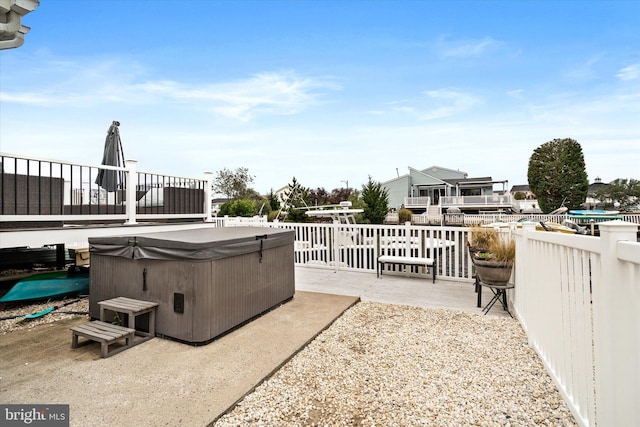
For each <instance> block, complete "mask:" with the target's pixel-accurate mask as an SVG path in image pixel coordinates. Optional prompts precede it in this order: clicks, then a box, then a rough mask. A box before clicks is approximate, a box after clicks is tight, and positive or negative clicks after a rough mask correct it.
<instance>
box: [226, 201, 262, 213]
mask: <svg viewBox="0 0 640 427" xmlns="http://www.w3.org/2000/svg"><path fill="white" fill-rule="evenodd" d="M256 212H257V210H256V207H255V205H254V202H253V201H252V200H247V199H242V200H233V201H231V202H227V203H224V204H223V205H222V206H220V212H218V215H220V216H225V215H228V216H254V215H255V214H256Z"/></svg>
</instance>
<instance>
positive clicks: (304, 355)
mask: <svg viewBox="0 0 640 427" xmlns="http://www.w3.org/2000/svg"><path fill="white" fill-rule="evenodd" d="M215 425H216V426H236V425H252V426H253V425H258V426H259V425H263V426H273V425H292V426H308V425H332V426H335V425H345V426H347V425H349V426H350V425H367V426H369V425H388V426H417V425H420V426H422V425H433V426H461V425H473V426H533V425H536V426H537V425H548V426H573V425H577V424H576V423H575V420H574V418H573V416H572V414H571V412H570V411H569V409H568V408H567V406H566V405H565V403H564V402H563V400H562V397H561V396H560V394H559V392H558V391H557V389H556V388H555V386H554V384H553V381H552V380H551V378H550V377H549V376H548V375H547V373H546V371H545V370H544V367H543V366H542V363H541V362H540V360H539V359H538V357H537V355H536V354H535V353H534V351H533V350H531V349H530V348H529V347H528V345H527V338H526V335H525V334H524V332H523V330H522V329H521V327H520V325H519V323H518V322H517V321H515V320H513V319H510V318H500V317H491V316H481V315H477V314H470V313H463V312H457V311H447V310H430V309H422V308H416V307H408V306H401V305H388V304H380V303H366V302H365V303H360V304H357V305H356V306H354V307H353V308H351V309H350V310H348V311H347V312H346V313H345V314H344V315H343V316H342V317H341V318H339V319H338V320H337V321H336V322H335V323H334V324H333V325H332V326H331V327H330V328H329V329H327V330H326V331H324V332H323V333H322V334H321V335H319V336H318V337H317V338H316V339H315V340H314V341H313V342H312V343H310V344H309V345H308V346H307V347H306V348H305V349H304V350H302V351H301V352H300V353H298V354H297V355H296V356H295V357H294V358H293V359H291V360H290V361H289V363H287V364H286V365H284V366H283V367H282V368H281V369H280V370H279V371H277V372H276V373H275V374H274V375H273V376H272V377H271V378H270V379H269V380H267V381H266V382H264V383H263V384H262V385H260V386H259V387H258V388H256V389H255V391H254V392H252V393H250V394H249V395H247V396H246V397H245V398H244V400H242V401H241V402H239V403H238V405H237V406H236V407H235V408H234V409H233V411H231V412H230V413H228V414H226V415H224V416H223V417H221V418H220V419H219V420H218V421H217V422H216V424H215Z"/></svg>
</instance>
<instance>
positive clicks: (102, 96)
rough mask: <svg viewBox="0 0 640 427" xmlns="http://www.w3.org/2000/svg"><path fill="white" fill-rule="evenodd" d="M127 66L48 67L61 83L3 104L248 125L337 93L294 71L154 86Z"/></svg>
mask: <svg viewBox="0 0 640 427" xmlns="http://www.w3.org/2000/svg"><path fill="white" fill-rule="evenodd" d="M124 62H125V61H115V60H103V61H98V62H94V63H89V64H88V65H86V66H83V65H80V64H79V63H70V62H68V61H66V62H61V61H55V67H54V66H53V65H52V64H53V63H52V62H49V66H51V67H52V69H53V71H52V72H53V73H55V74H56V75H57V78H55V77H54V78H51V79H48V84H47V85H46V86H45V85H44V84H43V85H42V86H41V87H38V81H39V80H38V79H36V78H32V79H28V80H29V81H30V84H29V86H28V89H26V90H23V91H21V90H20V89H13V90H9V91H6V90H5V91H4V92H1V93H0V98H1V99H2V102H6V103H18V104H24V105H31V106H39V107H55V106H60V105H65V106H69V107H81V108H84V107H87V106H90V105H99V104H103V103H119V104H123V105H150V104H158V103H162V102H169V103H177V104H188V106H189V108H196V109H200V110H202V111H209V112H212V113H214V114H218V115H221V116H225V117H227V118H233V119H237V120H241V121H248V120H251V119H252V118H254V117H255V116H256V115H258V114H274V115H288V114H295V113H298V112H300V111H302V110H304V109H305V108H308V107H309V106H310V105H313V104H314V103H317V102H318V98H319V95H320V91H321V90H327V89H329V90H336V89H338V87H337V86H336V85H334V84H331V83H329V82H328V81H324V80H323V79H321V78H314V77H303V76H300V75H298V74H297V73H295V72H294V71H282V72H264V73H258V74H255V75H253V76H250V77H248V78H245V79H237V80H233V81H226V82H224V81H222V82H213V83H212V82H204V83H186V82H180V81H176V80H170V79H161V80H153V79H149V78H148V77H147V73H146V71H145V68H144V67H141V66H129V65H126V66H125V64H124ZM122 70H124V71H122ZM29 72H30V73H32V74H38V72H39V71H37V70H33V69H32V70H30V71H29ZM51 82H55V83H53V84H52V83H51ZM5 87H9V85H6V86H5Z"/></svg>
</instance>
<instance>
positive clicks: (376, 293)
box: [295, 267, 508, 316]
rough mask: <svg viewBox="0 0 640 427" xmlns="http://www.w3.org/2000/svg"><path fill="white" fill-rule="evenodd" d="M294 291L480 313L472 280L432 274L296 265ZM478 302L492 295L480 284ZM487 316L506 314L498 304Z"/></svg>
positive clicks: (485, 301) (484, 301)
mask: <svg viewBox="0 0 640 427" xmlns="http://www.w3.org/2000/svg"><path fill="white" fill-rule="evenodd" d="M295 274H296V290H300V291H308V292H321V293H330V294H336V295H351V296H359V297H360V299H361V300H362V301H374V302H381V303H388V304H403V305H410V306H417V307H425V308H436V309H447V310H459V311H465V312H469V313H478V314H482V308H478V307H477V306H476V305H477V295H476V293H475V292H474V285H473V283H472V282H468V283H467V282H458V281H448V280H442V279H439V278H437V277H436V282H435V283H432V282H431V277H429V278H422V277H408V276H403V275H402V273H388V274H384V275H383V276H381V277H380V278H376V274H375V272H373V273H361V272H351V271H337V272H334V271H333V270H328V269H321V268H312V267H296V270H295ZM483 289H484V290H483V294H482V303H483V305H485V304H486V303H487V302H489V300H490V299H491V297H492V294H491V291H490V290H489V289H487V288H485V287H483ZM488 315H490V316H508V314H507V312H505V311H504V310H503V309H502V307H501V306H500V304H496V305H495V306H494V307H493V308H492V309H491V311H490V312H489V314H488Z"/></svg>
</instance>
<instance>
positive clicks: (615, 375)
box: [511, 220, 640, 426]
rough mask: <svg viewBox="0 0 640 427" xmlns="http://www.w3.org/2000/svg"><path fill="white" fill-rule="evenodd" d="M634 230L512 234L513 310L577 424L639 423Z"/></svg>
mask: <svg viewBox="0 0 640 427" xmlns="http://www.w3.org/2000/svg"><path fill="white" fill-rule="evenodd" d="M637 230H638V225H637V224H633V223H627V222H623V221H619V220H617V221H611V222H608V223H602V224H600V237H599V238H597V237H590V236H576V235H569V234H562V233H545V232H539V231H534V230H529V229H524V230H522V229H521V230H516V231H515V232H514V233H515V235H516V245H517V249H516V269H515V283H516V287H515V291H514V292H513V293H512V294H511V303H512V304H513V307H514V312H515V314H516V316H517V318H518V319H519V321H520V322H521V324H522V326H523V328H524V329H525V331H526V333H527V336H528V339H529V344H530V345H531V346H532V348H533V349H535V351H536V352H537V353H538V355H539V356H540V358H541V359H542V361H543V363H544V364H545V366H546V368H547V370H548V372H549V374H550V375H551V377H552V378H553V379H554V381H555V383H556V385H557V387H558V389H559V390H560V392H561V393H562V395H563V396H564V398H565V401H566V402H567V404H568V405H569V406H570V408H571V410H572V412H573V414H574V416H575V418H576V420H577V422H578V423H579V424H580V425H581V426H595V425H598V426H632V425H634V426H638V425H640V363H639V360H640V243H638V242H637V234H636V233H637Z"/></svg>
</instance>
